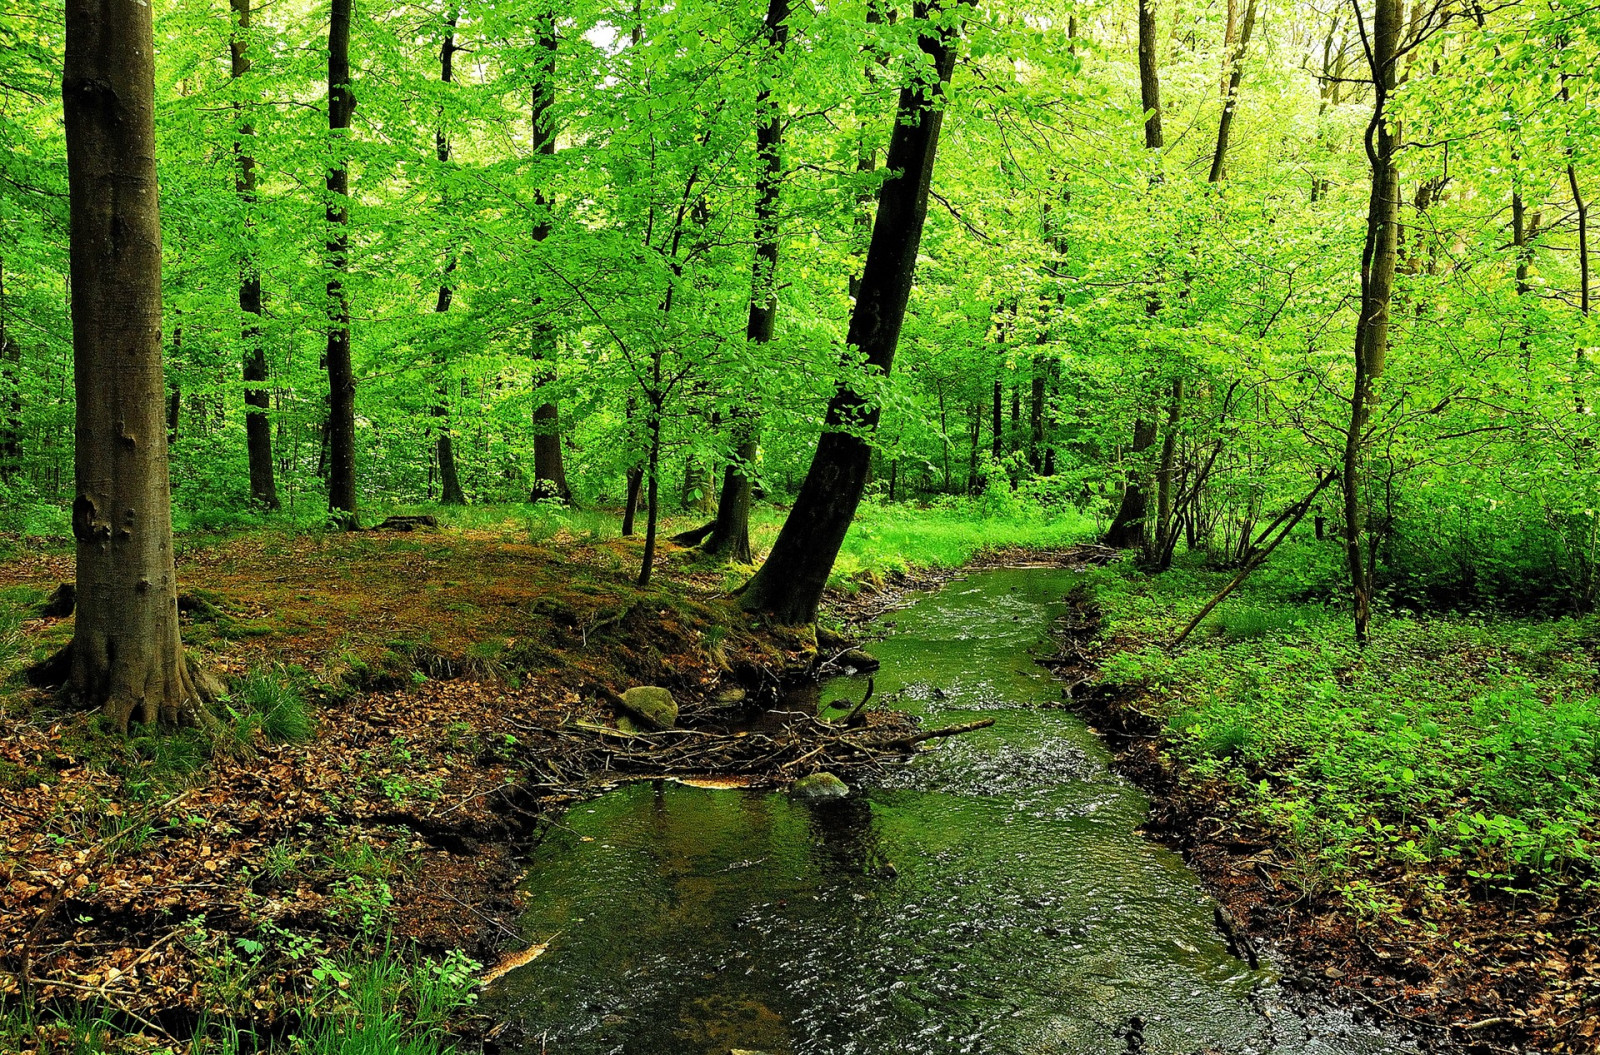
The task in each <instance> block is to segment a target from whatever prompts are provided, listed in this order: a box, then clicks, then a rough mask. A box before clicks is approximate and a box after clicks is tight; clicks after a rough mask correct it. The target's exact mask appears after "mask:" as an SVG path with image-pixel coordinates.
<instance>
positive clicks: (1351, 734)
mask: <svg viewBox="0 0 1600 1055" xmlns="http://www.w3.org/2000/svg"><path fill="white" fill-rule="evenodd" d="M1309 545H1310V544H1309V543H1306V544H1303V545H1302V546H1301V547H1299V548H1298V549H1290V550H1286V551H1280V555H1279V556H1280V557H1282V558H1283V559H1282V560H1281V561H1279V567H1278V571H1279V574H1278V575H1277V576H1276V577H1275V578H1274V579H1272V580H1271V581H1266V580H1263V581H1261V582H1255V583H1251V584H1247V585H1246V587H1245V588H1244V591H1243V595H1244V596H1243V598H1242V600H1241V601H1240V602H1239V604H1238V605H1237V607H1234V608H1231V609H1229V610H1227V612H1226V613H1225V614H1224V615H1223V616H1222V617H1221V618H1219V619H1218V620H1217V621H1216V625H1217V626H1218V628H1219V630H1220V631H1221V632H1220V633H1218V634H1216V635H1214V636H1212V637H1210V638H1200V637H1197V638H1192V639H1191V640H1190V642H1189V643H1188V644H1187V645H1186V646H1185V647H1184V648H1183V649H1182V650H1180V651H1178V652H1176V653H1172V652H1169V651H1167V650H1166V649H1164V648H1162V647H1160V642H1163V641H1165V640H1169V639H1170V638H1171V637H1172V636H1173V635H1174V634H1175V632H1176V630H1177V628H1178V627H1179V626H1181V625H1182V623H1183V622H1184V621H1186V619H1187V617H1188V614H1189V613H1190V612H1192V611H1193V610H1194V609H1195V608H1197V607H1198V606H1199V605H1200V604H1201V603H1202V602H1203V601H1204V600H1205V598H1206V596H1207V595H1208V594H1209V593H1210V592H1211V591H1213V590H1214V589H1215V588H1216V587H1217V586H1218V585H1220V583H1221V581H1222V575H1220V574H1217V573H1208V572H1204V571H1202V570H1200V569H1198V568H1195V567H1190V566H1180V567H1179V568H1175V569H1174V571H1173V572H1172V573H1170V574H1169V575H1166V576H1163V577H1160V578H1158V579H1150V578H1146V577H1143V576H1140V575H1137V574H1136V573H1134V572H1132V571H1130V570H1129V569H1128V568H1126V567H1118V568H1111V569H1107V570H1105V571H1103V572H1100V573H1097V574H1096V576H1095V582H1096V585H1097V593H1098V596H1099V598H1100V600H1101V603H1102V604H1104V605H1105V606H1106V608H1107V609H1108V615H1109V617H1110V620H1111V625H1112V627H1113V629H1114V632H1115V633H1117V634H1118V635H1119V637H1123V638H1131V639H1133V640H1143V641H1149V642H1151V645H1150V646H1148V647H1145V648H1142V649H1137V650H1127V651H1122V652H1120V653H1118V654H1117V655H1114V656H1112V657H1110V658H1109V659H1108V660H1107V662H1106V664H1105V672H1106V676H1107V678H1108V679H1109V680H1112V681H1115V682H1120V683H1123V684H1128V685H1138V686H1142V687H1143V689H1144V691H1145V692H1146V693H1147V694H1148V696H1149V699H1148V701H1147V702H1146V703H1145V704H1142V706H1153V707H1156V708H1158V709H1162V708H1164V713H1165V714H1166V716H1167V726H1168V735H1169V736H1170V738H1171V745H1172V749H1173V751H1174V752H1175V753H1176V755H1177V756H1178V757H1179V758H1180V759H1181V760H1182V761H1184V762H1185V763H1186V764H1187V766H1188V767H1189V768H1190V770H1191V772H1192V773H1193V774H1195V775H1196V776H1197V777H1201V778H1211V779H1217V780H1222V781H1225V782H1228V783H1229V784H1231V785H1233V786H1234V787H1235V788H1236V789H1237V793H1239V794H1241V795H1243V796H1245V797H1246V799H1247V801H1249V802H1251V803H1252V807H1251V808H1252V809H1253V810H1254V811H1255V812H1257V814H1258V815H1259V816H1260V817H1261V818H1262V820H1263V821H1264V822H1266V823H1268V824H1269V825H1271V826H1273V827H1274V828H1276V829H1278V830H1279V831H1280V832H1281V833H1282V834H1283V835H1284V837H1285V838H1287V839H1288V840H1289V841H1290V842H1291V843H1293V844H1295V845H1297V846H1298V847H1299V848H1300V849H1301V850H1302V851H1303V853H1304V854H1305V859H1306V860H1308V861H1313V862H1316V863H1317V865H1318V866H1319V867H1321V868H1322V869H1324V874H1323V876H1322V877H1321V878H1314V879H1310V880H1308V881H1313V882H1316V883H1329V882H1331V883H1333V884H1335V885H1336V886H1338V887H1339V888H1340V889H1342V890H1344V892H1345V894H1346V896H1347V897H1349V898H1350V899H1351V900H1352V903H1353V904H1355V903H1363V904H1367V903H1368V902H1366V901H1363V898H1364V897H1367V895H1370V894H1372V892H1371V891H1368V892H1367V895H1364V894H1363V893H1362V891H1363V889H1365V888H1363V887H1362V886H1361V882H1362V880H1361V878H1360V877H1361V876H1362V875H1363V874H1365V873H1366V871H1367V870H1369V869H1372V868H1377V867H1379V866H1380V865H1382V864H1383V863H1384V862H1397V863H1402V864H1406V865H1408V866H1409V867H1412V868H1418V869H1422V870H1423V871H1424V872H1425V871H1426V870H1427V869H1428V866H1429V864H1430V862H1443V861H1446V860H1459V861H1460V862H1462V863H1463V864H1462V867H1464V868H1467V869H1469V870H1470V871H1471V872H1472V873H1473V874H1474V875H1475V876H1477V877H1479V878H1481V879H1482V881H1483V882H1484V883H1485V884H1487V885H1488V886H1491V887H1494V886H1500V887H1504V888H1506V889H1511V890H1521V889H1525V888H1526V887H1528V886H1529V885H1532V886H1535V887H1544V888H1555V887H1560V886H1562V885H1564V884H1568V883H1579V882H1582V881H1583V879H1584V877H1585V876H1587V875H1589V874H1591V870H1592V868H1593V863H1594V860H1595V855H1596V852H1597V847H1596V844H1595V841H1594V840H1595V838H1596V835H1597V833H1600V697H1597V696H1596V695H1595V694H1594V686H1595V684H1596V679H1597V677H1600V665H1597V663H1596V660H1595V658H1594V656H1593V655H1592V653H1591V651H1590V649H1589V648H1588V647H1587V644H1586V642H1587V641H1589V640H1590V637H1591V635H1592V634H1593V632H1594V627H1593V624H1592V622H1591V621H1590V620H1589V619H1561V620H1553V621H1536V620H1522V621H1519V620H1513V619H1509V618H1499V619H1495V620H1481V619H1470V618H1465V619H1464V618H1459V617H1457V618H1451V617H1443V616H1431V617H1426V618H1420V617H1419V618H1390V619H1387V620H1384V621H1382V622H1381V623H1379V624H1378V625H1377V626H1376V628H1375V633H1374V638H1373V640H1372V642H1371V643H1370V644H1368V645H1367V646H1366V648H1365V649H1359V648H1357V647H1356V646H1355V645H1354V644H1353V643H1351V642H1350V641H1349V638H1348V635H1347V634H1345V633H1344V632H1343V627H1344V613H1343V612H1341V611H1339V610H1338V609H1336V608H1323V607H1322V606H1319V605H1308V604H1297V603H1293V602H1292V601H1291V600H1290V598H1291V597H1294V596H1296V595H1297V594H1298V593H1299V592H1300V591H1299V589H1298V587H1297V585H1296V582H1295V578H1296V575H1295V572H1296V571H1297V570H1304V571H1306V572H1310V573H1314V569H1315V567H1316V561H1315V560H1314V559H1312V557H1313V555H1312V554H1311V553H1309V552H1307V548H1306V547H1307V546H1309ZM1274 560H1279V558H1278V557H1275V558H1274ZM1369 907H1372V906H1371V905H1370V904H1369ZM1391 907H1392V906H1391ZM1373 910H1374V911H1376V910H1377V909H1376V908H1374V909H1373Z"/></svg>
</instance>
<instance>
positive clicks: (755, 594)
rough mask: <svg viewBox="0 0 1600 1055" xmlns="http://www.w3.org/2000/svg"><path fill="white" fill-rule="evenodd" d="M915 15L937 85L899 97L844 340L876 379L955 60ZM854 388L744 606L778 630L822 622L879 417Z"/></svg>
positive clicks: (952, 36)
mask: <svg viewBox="0 0 1600 1055" xmlns="http://www.w3.org/2000/svg"><path fill="white" fill-rule="evenodd" d="M916 14H917V16H918V17H919V18H920V19H924V20H927V21H925V22H924V24H923V28H922V30H921V32H920V33H919V36H918V41H917V43H918V46H919V47H920V48H921V50H922V53H923V54H924V55H926V56H927V57H928V60H929V65H931V67H932V69H933V71H934V75H935V78H936V79H935V81H934V82H933V83H932V84H927V85H920V84H908V85H907V86H906V87H905V88H903V89H902V90H901V92H900V99H899V104H898V106H897V112H896V119H895V125H894V132H893V134H892V137H891V138H890V141H889V154H888V157H887V159H886V161H885V165H886V167H887V168H888V169H889V170H890V171H891V172H893V173H895V175H893V176H891V177H890V178H889V179H887V180H885V181H884V183H883V186H882V187H881V189H880V190H879V192H878V213H877V217H876V218H875V220H874V222H873V226H872V241H871V243H870V244H869V245H868V248H867V262H866V265H865V267H864V268H863V269H862V274H861V286H860V289H859V291H858V293H857V296H856V302H855V308H854V310H853V311H852V312H851V315H850V329H849V331H848V333H847V335H846V340H847V342H848V343H849V344H852V345H854V346H855V347H857V348H859V349H861V351H862V353H863V354H864V355H865V357H866V363H865V368H866V370H867V371H868V372H869V373H870V374H875V375H876V374H881V375H887V374H888V373H889V371H890V369H891V367H892V366H893V363H894V354H895V349H896V346H897V345H898V343H899V340H900V327H901V325H902V324H903V323H904V321H905V311H906V301H907V299H908V298H909V297H910V294H911V284H912V279H913V276H914V275H915V272H916V263H917V249H918V247H919V246H920V245H921V242H922V227H923V222H924V221H925V220H926V218H927V214H928V187H929V183H930V182H931V180H932V178H933V166H934V157H935V154H936V152H937V149H938V145H939V128H940V125H941V124H942V123H943V119H944V108H943V97H944V88H945V85H947V84H948V83H949V80H950V75H951V72H952V71H953V69H954V67H955V59H956V30H955V29H954V28H953V27H951V26H949V25H945V26H943V27H941V26H939V25H938V23H940V22H945V21H947V20H946V19H945V18H944V17H943V16H944V12H943V11H942V9H941V7H940V5H939V4H938V3H928V4H922V3H919V4H917V5H916ZM858 387H859V388H866V387H867V386H866V385H859V386H858V385H852V384H851V383H850V382H849V380H848V379H844V380H842V381H841V383H840V385H839V388H838V390H837V391H836V392H835V393H834V396H833V399H832V400H831V401H829V404H828V414H827V418H826V423H825V425H824V428H823V433H822V437H821V439H820V440H819V441H818V443H817V451H816V454H815V455H814V456H813V458H812V460H811V467H810V469H809V470H807V472H806V477H805V480H804V482H803V483H802V484H801V485H800V493H799V495H798V496H797V497H796V499H795V504H794V508H793V509H792V510H790V513H789V516H788V518H787V519H786V520H785V521H784V524H783V528H782V530H781V531H779V533H778V539H777V541H776V542H775V543H774V544H773V547H772V553H771V554H770V555H769V556H768V557H767V560H766V563H765V564H763V565H762V566H761V568H760V570H759V571H757V572H756V574H755V576H754V577H753V578H752V579H751V580H750V581H749V582H748V583H747V584H746V585H745V588H744V591H743V594H742V596H741V600H740V603H741V604H742V606H743V607H744V608H745V609H746V610H748V611H755V612H761V613H764V614H766V615H768V616H770V617H771V618H772V619H774V620H776V621H777V622H779V623H788V624H800V623H810V622H813V621H815V619H816V616H817V605H818V604H819V603H820V602H821V600H822V593H823V590H824V589H825V588H826V587H827V583H828V575H829V573H830V572H831V571H832V570H833V562H834V560H835V558H837V557H838V555H839V547H840V546H842V545H843V544H844V537H845V533H846V532H847V531H849V529H850V522H851V520H852V519H854V517H855V512H856V508H857V506H859V505H860V503H861V496H862V493H863V491H864V490H865V488H866V484H867V474H868V471H869V469H870V467H871V460H872V443H871V439H872V435H873V433H874V432H875V431H876V429H877V425H878V416H879V407H878V406H877V405H876V404H875V403H873V402H872V401H871V400H870V398H869V397H867V396H865V395H863V394H861V393H860V392H858V391H857V388H858Z"/></svg>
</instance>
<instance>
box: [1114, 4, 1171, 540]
mask: <svg viewBox="0 0 1600 1055" xmlns="http://www.w3.org/2000/svg"><path fill="white" fill-rule="evenodd" d="M1158 44H1159V41H1158V40H1157V38H1156V8H1155V0H1139V100H1140V102H1141V104H1142V105H1143V106H1144V146H1145V149H1146V150H1160V149H1162V147H1163V146H1165V140H1164V139H1163V138H1162V134H1161V80H1160V76H1159V75H1158V73H1157V72H1156V47H1157V46H1158ZM1158 306H1159V305H1158V304H1157V302H1156V301H1155V300H1154V299H1152V300H1151V301H1150V304H1149V305H1147V310H1148V311H1149V313H1150V314H1152V315H1153V314H1155V308H1157V307H1158ZM1155 441H1156V424H1155V422H1154V421H1151V420H1147V419H1145V418H1143V417H1138V418H1135V419H1134V422H1133V444H1132V446H1130V447H1129V448H1128V450H1129V453H1130V454H1132V455H1133V461H1134V463H1135V469H1134V471H1133V472H1132V473H1131V474H1129V476H1128V480H1127V482H1126V483H1124V484H1123V485H1122V502H1121V504H1120V505H1118V507H1117V515H1116V516H1115V517H1113V518H1112V520H1111V527H1109V528H1108V529H1106V537H1105V544H1106V545H1107V546H1113V547H1115V548H1117V549H1128V548H1130V547H1133V546H1137V545H1138V544H1139V543H1140V542H1141V541H1143V539H1144V522H1145V516H1146V514H1147V512H1148V507H1149V504H1150V503H1149V499H1148V498H1147V497H1146V495H1145V490H1144V484H1145V481H1144V479H1142V477H1143V476H1144V475H1145V473H1146V472H1148V470H1147V469H1143V468H1140V463H1141V462H1142V459H1141V458H1140V457H1139V456H1140V455H1142V454H1143V453H1144V452H1145V451H1147V450H1149V449H1150V445H1151V444H1153V443H1155Z"/></svg>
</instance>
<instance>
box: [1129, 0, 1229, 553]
mask: <svg viewBox="0 0 1600 1055" xmlns="http://www.w3.org/2000/svg"><path fill="white" fill-rule="evenodd" d="M1250 10H1251V11H1253V10H1254V7H1253V6H1252V7H1251V9H1250ZM1249 24H1250V22H1249V16H1248V14H1247V15H1246V20H1245V25H1246V27H1248V26H1249ZM1247 32H1248V29H1247ZM1182 416H1183V378H1181V377H1180V378H1178V379H1177V380H1176V381H1174V382H1172V393H1171V397H1170V398H1169V399H1168V401H1167V430H1166V434H1165V435H1164V436H1162V438H1161V465H1160V468H1158V469H1157V470H1156V537H1155V545H1154V546H1153V547H1152V552H1151V554H1150V556H1151V557H1152V558H1153V560H1154V564H1155V567H1156V568H1157V569H1158V570H1160V571H1165V570H1166V569H1167V568H1169V567H1171V565H1172V549H1173V545H1172V543H1173V534H1174V532H1175V531H1176V530H1177V527H1176V525H1175V524H1174V523H1173V520H1172V513H1173V490H1174V476H1175V470H1176V468H1177V461H1178V422H1179V420H1180V419H1181V418H1182Z"/></svg>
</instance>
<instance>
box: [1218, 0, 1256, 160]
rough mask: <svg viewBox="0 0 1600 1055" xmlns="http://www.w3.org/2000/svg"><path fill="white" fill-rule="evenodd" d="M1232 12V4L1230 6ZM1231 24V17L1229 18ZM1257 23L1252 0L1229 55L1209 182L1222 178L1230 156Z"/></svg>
mask: <svg viewBox="0 0 1600 1055" xmlns="http://www.w3.org/2000/svg"><path fill="white" fill-rule="evenodd" d="M1229 12H1230V13H1231V12H1232V6H1231V4H1230V6H1229ZM1229 21H1230V24H1231V21H1232V20H1231V19H1230V20H1229ZM1255 25H1256V0H1250V2H1249V4H1248V5H1247V6H1246V7H1245V9H1244V24H1243V25H1241V26H1240V27H1239V41H1238V46H1237V47H1235V48H1234V49H1233V51H1232V53H1231V54H1230V57H1229V66H1230V69H1229V71H1228V81H1227V85H1226V87H1225V91H1226V93H1227V94H1226V95H1224V96H1223V100H1222V117H1221V118H1220V119H1219V120H1218V121H1217V147H1216V149H1215V150H1214V151H1212V153H1211V175H1209V176H1208V177H1206V179H1207V182H1210V183H1218V182H1220V181H1221V180H1222V172H1223V165H1224V163H1225V162H1226V160H1227V157H1228V134H1229V132H1230V131H1232V129H1233V114H1234V111H1235V110H1237V109H1238V108H1239V82H1240V81H1241V80H1243V79H1244V51H1245V49H1246V48H1248V47H1249V46H1250V32H1251V30H1253V29H1254V28H1255Z"/></svg>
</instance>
